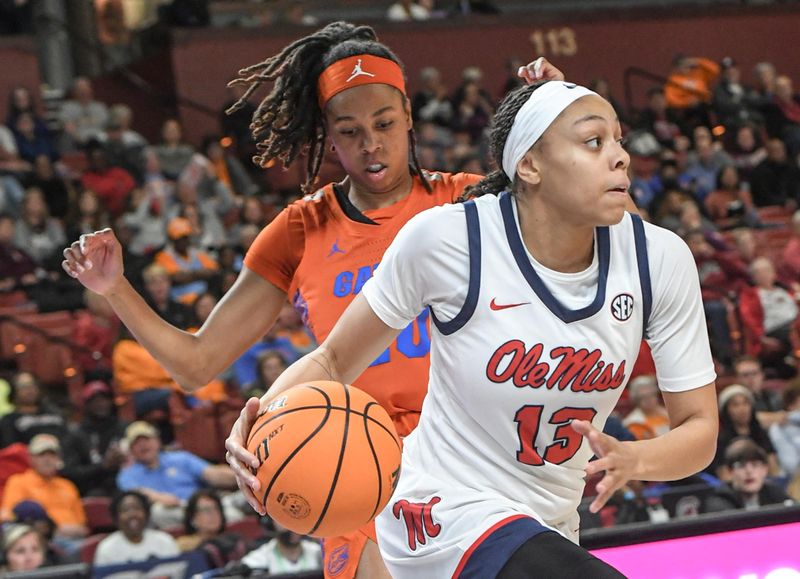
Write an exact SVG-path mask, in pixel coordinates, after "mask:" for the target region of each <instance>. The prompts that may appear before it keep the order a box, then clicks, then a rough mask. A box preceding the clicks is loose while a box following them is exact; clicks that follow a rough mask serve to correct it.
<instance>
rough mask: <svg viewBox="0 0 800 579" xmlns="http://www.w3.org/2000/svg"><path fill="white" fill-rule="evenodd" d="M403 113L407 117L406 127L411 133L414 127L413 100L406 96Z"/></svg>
mask: <svg viewBox="0 0 800 579" xmlns="http://www.w3.org/2000/svg"><path fill="white" fill-rule="evenodd" d="M403 112H404V113H405V116H406V125H407V126H408V130H409V131H410V130H411V129H412V128H413V127H414V120H413V119H412V117H411V100H409V98H408V97H407V96H405V95H403Z"/></svg>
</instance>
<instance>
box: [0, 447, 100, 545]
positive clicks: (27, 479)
mask: <svg viewBox="0 0 800 579" xmlns="http://www.w3.org/2000/svg"><path fill="white" fill-rule="evenodd" d="M28 453H29V454H30V458H31V468H29V469H28V470H26V471H25V472H22V473H19V474H15V475H12V476H11V477H10V478H9V479H8V482H7V483H6V486H5V489H4V490H3V499H2V506H0V518H2V520H4V521H11V520H13V519H14V514H13V509H14V507H15V506H16V505H17V504H18V503H21V502H22V501H36V502H37V503H39V504H40V505H42V507H44V510H45V511H47V515H48V516H49V517H50V518H51V519H52V520H53V522H54V523H55V524H56V531H55V535H54V538H55V540H56V542H57V543H58V544H59V546H61V547H62V548H65V550H68V551H70V552H73V551H74V550H75V549H76V548H77V547H78V546H79V542H77V540H79V539H81V538H83V537H85V536H86V535H88V533H89V529H88V527H87V526H86V513H85V512H84V510H83V505H82V504H81V497H80V495H79V494H78V488H77V487H76V486H75V485H74V484H73V483H71V482H70V481H68V480H67V479H65V478H63V477H60V476H58V475H57V474H56V473H57V472H58V469H59V468H61V466H62V461H61V445H60V444H59V443H58V439H57V438H56V437H55V436H53V435H52V434H37V435H36V436H34V437H33V439H32V440H31V442H30V444H29V445H28Z"/></svg>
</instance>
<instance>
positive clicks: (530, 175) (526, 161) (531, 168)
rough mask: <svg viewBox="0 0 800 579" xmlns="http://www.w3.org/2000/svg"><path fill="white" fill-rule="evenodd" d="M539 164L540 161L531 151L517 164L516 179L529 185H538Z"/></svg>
mask: <svg viewBox="0 0 800 579" xmlns="http://www.w3.org/2000/svg"><path fill="white" fill-rule="evenodd" d="M539 164H540V161H539V159H538V158H537V157H536V155H534V154H533V152H532V151H528V152H527V153H525V156H524V157H522V159H520V161H519V163H517V177H518V178H520V179H522V180H523V181H525V182H526V183H529V184H531V185H538V184H539V183H540V182H541V181H542V176H541V173H540V171H539Z"/></svg>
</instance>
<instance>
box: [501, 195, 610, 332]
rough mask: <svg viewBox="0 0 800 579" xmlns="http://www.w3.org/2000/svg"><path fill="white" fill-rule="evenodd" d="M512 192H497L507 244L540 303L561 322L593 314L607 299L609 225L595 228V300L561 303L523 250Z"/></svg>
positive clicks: (572, 320)
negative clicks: (582, 304) (575, 306)
mask: <svg viewBox="0 0 800 579" xmlns="http://www.w3.org/2000/svg"><path fill="white" fill-rule="evenodd" d="M512 204H513V200H512V198H511V195H510V194H509V193H508V192H507V191H505V192H503V193H501V195H500V211H501V213H502V214H503V223H504V225H505V230H506V237H507V238H508V245H509V246H510V247H511V253H513V254H514V259H515V260H516V262H517V266H518V267H519V269H520V271H521V272H522V275H523V276H525V279H526V280H528V284H529V285H530V286H531V289H533V291H534V292H535V293H536V295H537V296H538V297H539V299H540V300H541V301H542V303H543V304H544V305H545V306H547V309H548V310H550V311H551V312H553V314H554V315H556V316H557V317H558V318H559V319H560V320H561V321H562V322H564V323H567V324H569V323H571V322H578V321H580V320H585V319H586V318H590V317H592V316H593V315H595V314H596V313H597V312H599V311H600V309H601V308H602V307H603V304H604V303H605V301H606V283H607V281H608V268H609V263H610V255H611V241H610V237H609V232H608V227H598V228H597V229H596V232H597V258H598V260H599V261H600V264H599V272H598V277H597V293H596V294H595V296H594V301H593V302H592V303H591V304H589V305H588V306H586V307H585V308H581V309H579V310H571V309H569V308H567V307H565V306H563V305H562V304H561V302H559V301H558V300H557V299H556V297H555V296H554V295H553V294H552V293H550V290H549V289H547V286H546V285H545V283H544V282H543V281H542V278H540V277H539V274H537V273H536V270H535V269H534V268H533V265H531V261H530V259H529V258H528V254H527V252H526V251H525V245H524V244H523V242H522V238H521V237H520V234H519V229H517V221H516V219H514V207H513V205H512Z"/></svg>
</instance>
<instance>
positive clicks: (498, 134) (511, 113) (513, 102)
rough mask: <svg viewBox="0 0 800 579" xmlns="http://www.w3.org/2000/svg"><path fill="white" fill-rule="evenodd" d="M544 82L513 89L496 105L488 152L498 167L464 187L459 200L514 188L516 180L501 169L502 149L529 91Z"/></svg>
mask: <svg viewBox="0 0 800 579" xmlns="http://www.w3.org/2000/svg"><path fill="white" fill-rule="evenodd" d="M545 82H547V81H539V82H536V83H533V84H530V85H526V86H521V87H519V88H517V89H514V90H513V91H511V92H510V93H508V94H507V95H506V96H505V98H504V99H503V101H502V102H501V103H500V105H499V106H498V107H497V113H496V114H495V115H494V119H493V120H492V127H491V131H490V133H489V152H490V153H491V155H492V159H493V160H494V162H495V164H496V165H497V167H498V169H496V170H495V171H492V172H491V173H489V174H488V175H486V177H484V178H483V179H481V180H480V181H478V182H477V183H475V184H474V185H470V186H468V187H466V188H465V189H464V192H463V193H462V194H461V197H459V199H458V200H459V201H467V200H468V199H473V198H475V197H480V196H481V195H487V194H490V195H497V194H498V193H500V192H502V191H505V190H506V189H508V187H509V185H510V186H511V188H512V190H513V189H514V188H515V185H516V181H513V182H512V180H511V178H510V177H509V176H508V175H506V172H505V171H504V170H503V149H505V146H506V140H508V134H509V133H510V132H511V127H512V126H513V124H514V119H515V118H516V116H517V113H518V112H519V110H520V109H521V108H522V105H524V104H525V103H526V102H528V99H529V98H530V96H531V93H532V92H533V91H535V90H536V89H537V88H539V87H540V86H542V85H543V84H544V83H545Z"/></svg>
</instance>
